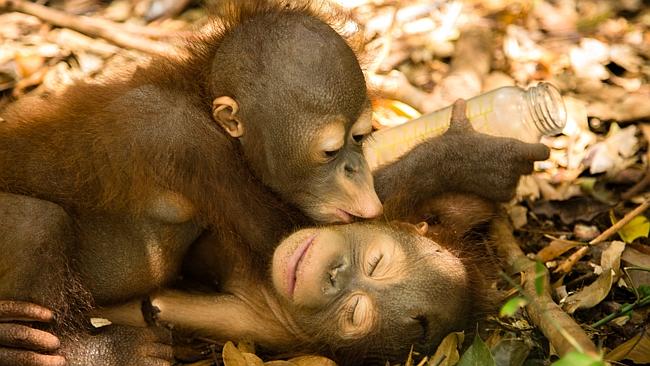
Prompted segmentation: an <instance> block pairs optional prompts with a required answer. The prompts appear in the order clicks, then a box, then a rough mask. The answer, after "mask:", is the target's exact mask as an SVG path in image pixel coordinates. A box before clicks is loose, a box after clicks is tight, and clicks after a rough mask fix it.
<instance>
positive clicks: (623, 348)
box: [605, 328, 650, 365]
mask: <svg viewBox="0 0 650 366" xmlns="http://www.w3.org/2000/svg"><path fill="white" fill-rule="evenodd" d="M605 359H606V360H608V361H621V360H630V361H632V362H634V363H638V364H640V365H642V364H646V365H647V364H649V363H650V328H646V329H645V330H644V331H642V332H641V333H640V334H637V335H636V336H635V337H633V338H632V339H630V340H628V341H626V342H625V343H623V344H621V345H619V346H618V347H616V348H614V349H613V350H611V351H610V352H609V353H608V354H607V355H606V356H605Z"/></svg>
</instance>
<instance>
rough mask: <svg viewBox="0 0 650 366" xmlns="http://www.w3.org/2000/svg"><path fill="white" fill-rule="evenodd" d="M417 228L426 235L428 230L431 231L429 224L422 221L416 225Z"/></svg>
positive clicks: (419, 232)
mask: <svg viewBox="0 0 650 366" xmlns="http://www.w3.org/2000/svg"><path fill="white" fill-rule="evenodd" d="M415 230H417V231H418V234H420V235H426V234H427V232H429V224H427V223H426V222H424V221H422V222H420V223H418V224H416V225H415Z"/></svg>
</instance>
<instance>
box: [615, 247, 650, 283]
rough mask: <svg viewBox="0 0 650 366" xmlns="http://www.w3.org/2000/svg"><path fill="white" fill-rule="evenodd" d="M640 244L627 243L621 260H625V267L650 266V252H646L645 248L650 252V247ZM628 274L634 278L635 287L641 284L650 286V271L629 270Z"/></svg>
mask: <svg viewBox="0 0 650 366" xmlns="http://www.w3.org/2000/svg"><path fill="white" fill-rule="evenodd" d="M646 247H647V246H643V245H640V244H636V245H635V244H632V245H627V246H626V247H625V250H624V251H623V254H622V255H621V261H623V266H625V267H646V268H650V253H646V252H644V251H643V250H644V249H645V250H646V251H648V252H650V248H646ZM628 275H629V276H630V279H631V280H632V282H633V283H632V284H630V285H633V286H635V287H639V286H641V285H646V286H650V273H649V272H646V271H628Z"/></svg>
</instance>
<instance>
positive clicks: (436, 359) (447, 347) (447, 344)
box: [428, 332, 465, 366]
mask: <svg viewBox="0 0 650 366" xmlns="http://www.w3.org/2000/svg"><path fill="white" fill-rule="evenodd" d="M464 340H465V334H464V333H463V332H454V333H449V334H447V336H446V337H445V338H444V339H443V340H442V342H441V343H440V345H439V346H438V349H436V353H434V354H433V356H431V358H429V363H428V365H429V366H433V365H438V366H452V365H455V364H456V363H458V360H460V354H459V353H458V347H459V346H460V345H462V344H463V341H464Z"/></svg>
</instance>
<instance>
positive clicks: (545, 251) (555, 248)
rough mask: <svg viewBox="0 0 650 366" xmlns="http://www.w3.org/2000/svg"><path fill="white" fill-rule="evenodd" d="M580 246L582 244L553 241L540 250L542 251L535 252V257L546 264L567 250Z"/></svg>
mask: <svg viewBox="0 0 650 366" xmlns="http://www.w3.org/2000/svg"><path fill="white" fill-rule="evenodd" d="M580 245H582V243H580V242H578V241H572V240H563V239H555V240H553V241H551V242H550V243H549V244H548V245H547V246H545V247H544V248H542V250H540V251H539V252H537V254H536V257H537V259H539V260H540V261H542V262H548V261H550V260H553V259H555V258H557V257H559V256H560V255H562V254H564V253H566V252H567V251H568V250H569V249H572V248H575V247H577V246H580Z"/></svg>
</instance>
